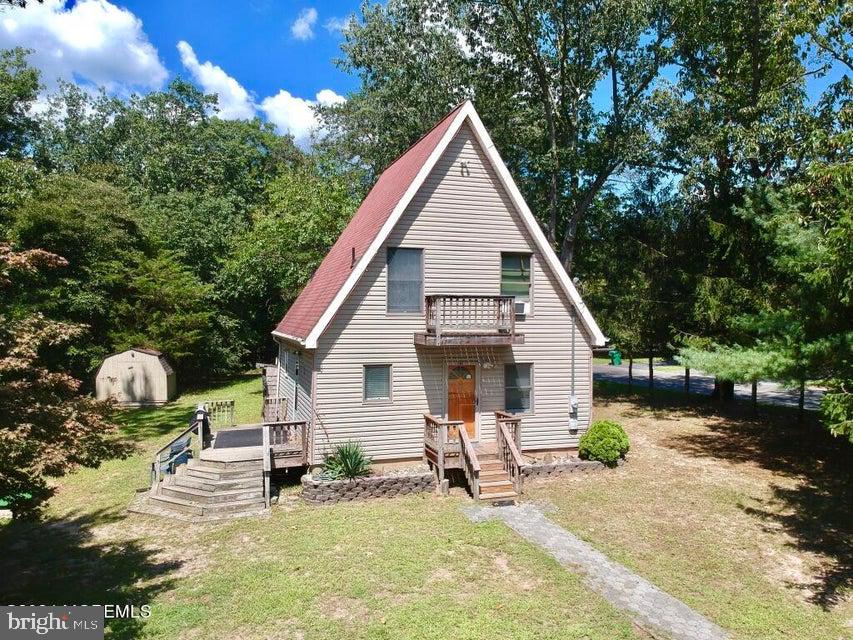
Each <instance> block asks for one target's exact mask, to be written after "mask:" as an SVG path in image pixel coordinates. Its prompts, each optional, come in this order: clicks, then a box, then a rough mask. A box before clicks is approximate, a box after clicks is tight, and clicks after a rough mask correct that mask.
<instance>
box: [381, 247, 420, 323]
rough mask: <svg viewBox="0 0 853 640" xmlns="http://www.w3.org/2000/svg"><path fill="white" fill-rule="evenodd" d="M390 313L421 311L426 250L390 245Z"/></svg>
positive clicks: (388, 252)
mask: <svg viewBox="0 0 853 640" xmlns="http://www.w3.org/2000/svg"><path fill="white" fill-rule="evenodd" d="M386 260H387V265H388V293H387V297H388V301H387V310H388V313H420V312H421V311H423V304H424V251H423V249H402V248H393V247H388V251H387V258H386Z"/></svg>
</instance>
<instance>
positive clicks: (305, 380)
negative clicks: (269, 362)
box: [278, 344, 314, 422]
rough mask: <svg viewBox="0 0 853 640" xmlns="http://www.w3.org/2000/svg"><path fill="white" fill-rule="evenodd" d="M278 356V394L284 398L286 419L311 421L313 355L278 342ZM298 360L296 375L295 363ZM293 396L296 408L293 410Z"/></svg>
mask: <svg viewBox="0 0 853 640" xmlns="http://www.w3.org/2000/svg"><path fill="white" fill-rule="evenodd" d="M278 357H279V363H280V365H281V366H280V369H281V375H280V376H279V379H278V395H279V397H281V398H284V399H285V402H286V405H287V419H288V420H305V421H306V422H310V421H311V417H312V410H311V373H312V370H313V368H314V358H313V355H312V354H310V353H307V352H306V351H304V350H298V349H295V348H292V347H288V346H287V345H283V344H280V345H279V347H278ZM297 361H298V362H299V373H298V376H297V369H296V363H297ZM294 397H295V398H296V401H295V402H296V404H295V407H296V410H295V411H294Z"/></svg>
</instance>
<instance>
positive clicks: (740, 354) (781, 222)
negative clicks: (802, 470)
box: [684, 106, 853, 441]
mask: <svg viewBox="0 0 853 640" xmlns="http://www.w3.org/2000/svg"><path fill="white" fill-rule="evenodd" d="M852 113H853V112H851V111H850V109H849V106H848V108H846V109H845V111H844V112H843V113H842V122H844V123H846V126H845V127H844V128H843V131H842V132H841V133H839V134H837V135H833V136H831V137H830V138H829V139H828V140H827V143H828V144H827V146H826V150H825V152H824V153H822V154H821V155H822V156H823V159H822V160H820V161H817V162H814V163H812V164H811V165H810V167H809V169H808V170H807V171H806V172H805V174H804V175H803V176H802V177H801V178H799V179H798V180H796V181H794V182H792V183H791V184H789V185H787V186H785V187H783V188H772V187H769V186H767V185H759V186H757V187H756V188H755V189H753V190H752V191H751V192H750V194H749V196H748V197H747V199H746V204H745V206H744V207H743V208H742V209H740V210H739V212H738V213H739V215H741V216H744V217H747V218H749V219H750V220H752V221H754V222H755V223H756V225H757V226H758V227H759V228H760V230H761V233H762V235H763V236H764V238H765V244H766V245H767V246H769V247H770V252H769V254H768V259H769V264H770V266H771V268H772V272H771V274H770V277H768V279H767V282H766V283H765V285H764V286H763V287H762V289H761V293H762V294H763V295H764V296H765V297H766V299H767V303H766V305H765V308H763V309H762V310H760V311H758V312H755V313H748V314H742V315H740V316H738V317H736V318H734V319H733V320H732V324H733V325H734V326H736V327H738V328H739V334H740V335H741V336H743V338H742V339H741V340H740V342H739V344H736V345H733V346H728V347H725V346H719V345H716V346H715V348H714V349H712V350H710V351H708V350H690V351H687V352H686V353H685V354H684V356H685V357H686V358H687V359H688V360H690V361H692V362H694V363H696V365H697V366H700V367H701V368H703V369H705V370H707V371H711V372H713V373H716V374H718V375H720V376H724V377H726V378H727V379H730V380H742V379H751V380H753V381H754V380H756V379H758V378H759V377H768V378H771V379H775V380H779V381H781V382H783V383H786V384H789V385H792V386H793V385H797V386H799V388H800V394H801V395H800V413H801V415H802V409H803V389H804V385H805V382H806V380H818V381H822V382H824V383H825V384H826V385H827V386H828V392H827V393H826V394H825V396H824V400H823V403H822V410H823V416H824V421H825V423H826V424H827V426H828V427H829V429H830V430H831V431H832V432H833V433H835V434H836V435H839V436H842V437H846V438H847V439H849V440H851V441H853V373H851V372H853V293H851V292H853V186H851V185H853V171H851V168H850V167H851V160H853V158H851V152H850V149H851V142H853V136H851V128H850V127H849V123H850V117H851V114H852Z"/></svg>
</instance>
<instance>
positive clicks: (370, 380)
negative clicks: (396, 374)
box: [364, 364, 391, 400]
mask: <svg viewBox="0 0 853 640" xmlns="http://www.w3.org/2000/svg"><path fill="white" fill-rule="evenodd" d="M364 399H365V400H390V399H391V365H390V364H366V365H364Z"/></svg>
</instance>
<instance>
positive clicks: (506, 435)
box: [495, 411, 524, 494]
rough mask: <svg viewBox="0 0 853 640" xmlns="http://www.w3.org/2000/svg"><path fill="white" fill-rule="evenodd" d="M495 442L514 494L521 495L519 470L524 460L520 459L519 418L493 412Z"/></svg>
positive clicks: (501, 412) (502, 412)
mask: <svg viewBox="0 0 853 640" xmlns="http://www.w3.org/2000/svg"><path fill="white" fill-rule="evenodd" d="M495 423H496V426H497V428H496V429H495V442H496V444H497V446H498V456H500V459H501V461H502V462H503V465H504V469H506V470H507V473H508V474H509V479H510V480H511V481H512V486H513V489H515V492H516V493H518V494H520V493H521V482H522V475H521V468H522V467H523V466H524V458H522V457H521V447H520V446H519V445H520V442H521V418H516V417H515V416H513V415H512V414H509V413H506V412H504V411H496V412H495Z"/></svg>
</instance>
